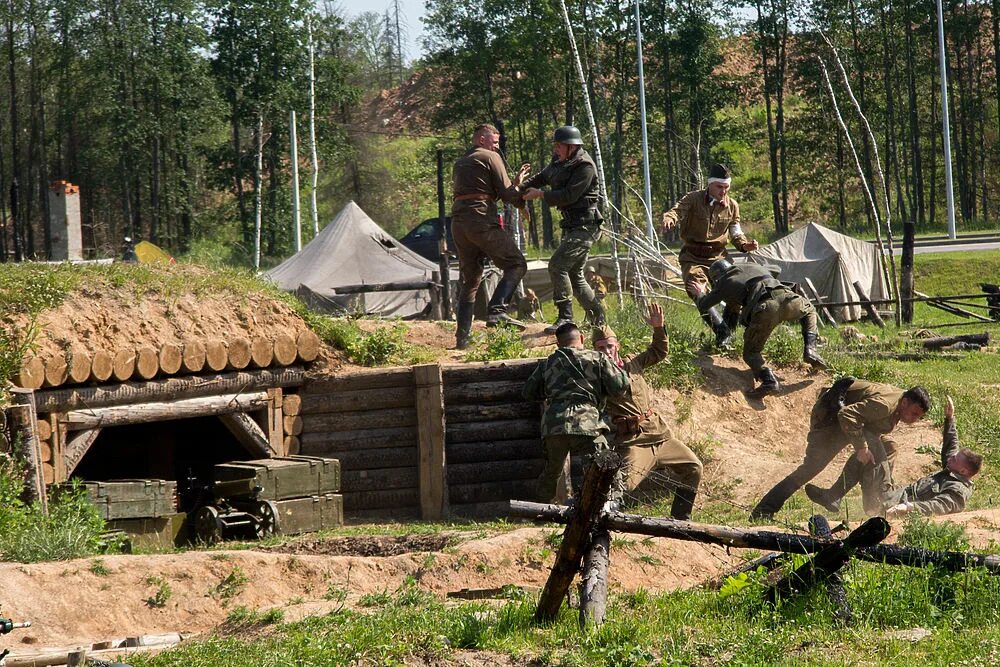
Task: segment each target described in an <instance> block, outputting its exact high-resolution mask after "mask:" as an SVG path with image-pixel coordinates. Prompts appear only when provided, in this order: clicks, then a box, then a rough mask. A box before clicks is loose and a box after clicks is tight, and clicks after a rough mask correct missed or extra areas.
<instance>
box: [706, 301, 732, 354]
mask: <svg viewBox="0 0 1000 667" xmlns="http://www.w3.org/2000/svg"><path fill="white" fill-rule="evenodd" d="M702 319H703V320H705V323H706V324H708V326H709V327H711V328H712V332H713V333H715V347H717V348H718V349H720V350H728V349H730V348H731V347H732V344H733V332H732V330H730V328H729V327H728V326H726V322H725V320H723V319H722V315H721V314H720V313H719V309H718V307H716V306H713V307H712V308H710V309H709V310H708V312H707V313H705V314H704V315H702Z"/></svg>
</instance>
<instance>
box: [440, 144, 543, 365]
mask: <svg viewBox="0 0 1000 667" xmlns="http://www.w3.org/2000/svg"><path fill="white" fill-rule="evenodd" d="M472 136H473V143H474V145H473V147H472V148H470V149H469V150H468V151H466V153H465V154H464V155H462V157H460V158H458V160H456V161H455V168H454V171H453V174H452V193H453V197H454V201H453V204H452V208H451V219H452V224H451V229H452V235H453V236H454V239H455V248H456V250H457V251H458V266H459V274H460V276H461V280H462V289H461V292H460V293H459V296H458V308H457V320H458V328H457V330H456V332H455V343H456V345H455V346H456V347H457V348H458V349H460V350H464V349H465V348H466V347H468V345H469V339H470V337H471V334H472V318H473V313H474V311H475V303H476V293H477V292H478V291H479V284H480V283H481V282H482V280H483V262H484V261H485V260H486V258H487V257H488V258H489V259H490V260H491V261H492V262H493V263H494V264H495V265H496V267H497V268H498V269H500V270H501V271H503V277H501V278H500V282H499V283H498V284H497V287H496V289H495V290H494V291H493V296H492V297H491V298H490V303H489V307H488V308H489V311H488V315H487V318H486V326H488V327H489V326H496V325H497V324H500V323H507V324H512V325H514V326H519V327H520V328H523V325H522V324H521V323H520V322H518V321H517V320H515V319H513V318H511V317H509V316H508V315H507V307H508V306H509V305H510V300H511V297H512V296H513V295H514V291H515V290H516V289H517V285H518V283H520V282H521V277H522V276H524V273H525V271H527V270H528V263H527V261H526V260H525V259H524V254H523V253H522V252H521V250H520V249H519V248H518V247H517V244H516V243H515V242H514V239H513V238H511V237H510V235H508V234H507V232H505V231H504V229H503V228H502V227H501V226H500V222H499V219H498V217H497V206H496V201H497V199H502V200H503V201H505V202H508V203H515V202H517V201H519V197H520V190H519V188H518V184H519V183H520V182H521V180H522V179H523V178H524V177H525V176H526V175H527V173H528V169H530V166H529V165H524V166H522V167H521V169H520V171H518V173H517V175H516V176H515V177H514V181H513V182H511V180H510V178H509V177H508V176H507V167H506V165H505V164H504V161H503V158H502V157H500V153H499V152H498V150H499V147H500V134H499V132H497V129H496V128H495V127H493V126H492V125H480V126H479V127H477V128H476V130H475V132H474V133H473V135H472Z"/></svg>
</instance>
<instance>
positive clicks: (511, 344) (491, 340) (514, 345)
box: [465, 326, 528, 361]
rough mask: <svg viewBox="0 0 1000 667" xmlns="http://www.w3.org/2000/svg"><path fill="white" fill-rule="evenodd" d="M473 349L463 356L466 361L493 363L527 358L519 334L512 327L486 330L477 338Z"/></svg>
mask: <svg viewBox="0 0 1000 667" xmlns="http://www.w3.org/2000/svg"><path fill="white" fill-rule="evenodd" d="M475 343H476V345H475V347H474V348H473V349H472V350H471V351H470V352H469V353H468V354H467V355H465V360H466V361H494V360H498V359H521V358H522V357H526V356H528V351H527V348H525V347H524V341H523V340H521V333H520V332H519V331H518V330H517V329H515V328H514V327H508V326H499V327H493V328H489V329H486V333H485V335H484V336H477V337H476V341H475Z"/></svg>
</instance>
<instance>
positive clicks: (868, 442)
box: [750, 378, 931, 519]
mask: <svg viewBox="0 0 1000 667" xmlns="http://www.w3.org/2000/svg"><path fill="white" fill-rule="evenodd" d="M848 380H849V382H844V383H835V384H834V386H833V387H831V388H830V389H827V390H826V391H824V392H823V393H822V394H820V397H819V398H818V399H817V401H816V404H815V405H814V406H813V409H812V413H811V415H810V418H809V424H810V429H809V434H808V435H807V436H806V453H805V459H804V460H803V461H802V463H801V465H799V467H798V468H796V469H795V470H793V471H792V472H791V473H790V474H789V475H788V476H787V477H785V479H783V480H781V481H780V482H778V483H777V484H776V485H775V486H774V488H773V489H771V490H770V491H768V492H767V493H766V494H765V495H764V497H763V498H761V500H760V502H759V503H757V506H756V507H754V508H753V510H752V511H751V512H750V518H751V519H771V518H773V517H774V515H775V513H777V512H778V510H780V509H781V508H782V506H783V505H784V504H785V501H786V500H788V499H789V498H790V497H791V496H792V494H793V493H795V492H796V491H798V490H799V489H800V488H802V485H803V484H805V483H806V482H808V481H809V480H811V479H812V478H813V477H815V476H816V475H818V474H819V473H821V472H822V471H823V469H824V468H826V467H827V466H828V465H830V463H831V462H832V461H833V460H834V459H835V458H836V457H837V455H838V454H840V452H841V451H843V449H844V448H845V447H847V446H848V445H852V446H853V447H854V452H855V453H854V456H853V457H851V460H850V461H849V462H848V465H850V466H851V467H852V469H853V470H855V471H856V473H854V475H853V476H854V477H856V478H857V479H858V480H860V482H861V493H862V498H863V499H864V503H865V508H866V511H867V510H871V511H874V512H879V511H880V509H881V506H882V498H883V494H885V493H886V492H887V491H889V489H890V484H891V480H892V463H893V461H894V460H895V456H896V443H895V442H894V441H893V440H892V439H891V438H889V437H888V434H889V433H890V432H891V431H892V430H893V429H894V428H896V425H897V424H898V423H899V422H903V423H904V424H913V423H916V422H917V421H919V420H920V419H921V418H922V417H923V416H924V415H925V414H926V413H927V410H929V409H930V400H931V399H930V396H929V395H928V394H927V390H925V389H924V388H923V387H913V388H911V389H908V390H906V391H903V390H902V389H898V388H896V387H893V386H890V385H885V384H876V383H874V382H867V381H865V380H855V379H854V378H849V379H848ZM838 384H839V385H840V388H839V389H838ZM876 467H882V468H883V470H881V471H879V472H876V471H875V468H876Z"/></svg>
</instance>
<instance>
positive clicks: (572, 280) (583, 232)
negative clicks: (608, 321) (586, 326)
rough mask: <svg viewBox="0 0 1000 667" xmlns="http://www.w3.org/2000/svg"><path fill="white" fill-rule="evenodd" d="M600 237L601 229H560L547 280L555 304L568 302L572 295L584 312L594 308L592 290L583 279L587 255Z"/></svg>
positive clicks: (586, 227)
mask: <svg viewBox="0 0 1000 667" xmlns="http://www.w3.org/2000/svg"><path fill="white" fill-rule="evenodd" d="M599 238H601V228H600V227H599V226H597V227H594V226H593V225H589V226H585V227H573V228H571V229H563V235H562V241H561V242H560V243H559V247H558V248H556V251H555V252H554V253H552V257H551V258H550V259H549V278H551V279H552V301H553V302H554V303H556V304H559V303H564V302H567V301H571V300H572V298H573V295H574V294H575V295H576V298H577V299H578V300H579V301H580V305H582V306H583V307H584V308H586V309H587V310H591V309H593V308H596V307H597V305H598V302H597V298H596V297H595V296H594V290H593V289H592V288H591V287H590V285H589V284H588V283H587V279H586V278H584V276H583V268H584V265H585V264H586V263H587V257H588V255H589V254H590V247H591V246H592V245H594V243H596V242H597V239H599Z"/></svg>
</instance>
